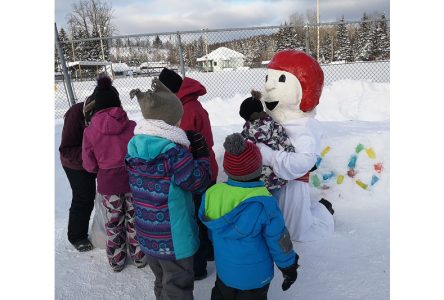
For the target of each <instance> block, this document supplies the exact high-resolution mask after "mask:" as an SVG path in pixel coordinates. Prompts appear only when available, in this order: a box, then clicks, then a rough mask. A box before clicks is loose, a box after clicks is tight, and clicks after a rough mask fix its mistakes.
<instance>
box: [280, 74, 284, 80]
mask: <svg viewBox="0 0 444 300" xmlns="http://www.w3.org/2000/svg"><path fill="white" fill-rule="evenodd" d="M279 82H285V75H284V74H282V75H281V76H279Z"/></svg>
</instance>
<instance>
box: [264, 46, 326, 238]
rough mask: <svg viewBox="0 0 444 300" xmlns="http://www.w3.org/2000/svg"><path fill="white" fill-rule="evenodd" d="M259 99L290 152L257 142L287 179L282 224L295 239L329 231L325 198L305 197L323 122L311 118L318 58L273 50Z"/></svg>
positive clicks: (320, 76) (319, 81)
mask: <svg viewBox="0 0 444 300" xmlns="http://www.w3.org/2000/svg"><path fill="white" fill-rule="evenodd" d="M267 68H268V70H267V75H266V77H265V90H264V92H263V95H264V97H263V101H264V104H265V106H266V111H267V113H268V114H269V115H270V116H271V117H272V118H273V119H274V120H275V121H277V122H279V123H281V124H282V125H283V126H284V128H285V130H286V131H287V134H288V136H289V138H290V140H291V143H292V144H293V146H294V148H295V150H296V151H295V152H285V151H273V150H272V149H271V148H269V147H267V146H266V145H264V144H258V146H259V148H260V150H261V154H262V159H263V164H264V165H268V166H271V167H272V168H273V171H274V173H275V174H276V175H277V176H279V177H280V178H283V179H287V180H289V181H288V183H287V185H286V186H285V187H283V190H282V193H281V195H280V197H279V207H280V208H281V210H282V213H283V215H284V219H285V225H286V227H287V228H288V231H289V232H290V236H291V239H292V240H294V241H300V242H305V241H315V240H319V239H322V238H325V237H328V236H329V235H331V234H332V233H333V231H334V220H333V213H334V210H333V208H332V205H331V203H330V202H328V201H327V200H325V199H321V200H320V201H319V199H310V186H309V184H308V176H309V172H310V170H313V168H315V165H316V161H317V158H318V157H319V154H320V139H321V135H322V127H321V126H320V123H319V122H318V121H317V120H315V119H314V115H315V113H316V109H315V108H316V106H317V105H318V104H319V98H320V97H321V92H322V87H323V84H324V73H323V71H322V69H321V67H320V66H319V64H318V62H317V61H316V60H315V59H313V58H312V57H311V56H309V55H307V54H305V53H304V52H302V51H297V50H284V51H280V52H278V53H276V54H275V55H274V56H273V58H272V59H271V61H270V63H269V64H268V67H267Z"/></svg>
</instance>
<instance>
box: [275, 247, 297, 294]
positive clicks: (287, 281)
mask: <svg viewBox="0 0 444 300" xmlns="http://www.w3.org/2000/svg"><path fill="white" fill-rule="evenodd" d="M298 260H299V256H298V255H297V254H296V259H295V262H294V264H292V265H291V266H289V267H287V268H285V269H281V268H279V269H280V270H281V272H282V275H283V276H284V282H282V290H283V291H286V290H288V289H289V288H290V286H291V285H292V284H293V283H294V282H295V281H296V279H297V278H298V271H297V269H298V268H299V265H298Z"/></svg>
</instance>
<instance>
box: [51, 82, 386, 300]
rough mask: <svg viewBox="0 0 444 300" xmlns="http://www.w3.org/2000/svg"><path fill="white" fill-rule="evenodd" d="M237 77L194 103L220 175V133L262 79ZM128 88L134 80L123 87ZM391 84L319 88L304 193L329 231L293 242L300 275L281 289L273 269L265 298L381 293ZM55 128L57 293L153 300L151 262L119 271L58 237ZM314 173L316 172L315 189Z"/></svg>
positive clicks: (236, 125)
mask: <svg viewBox="0 0 444 300" xmlns="http://www.w3.org/2000/svg"><path fill="white" fill-rule="evenodd" d="M202 76H204V75H202ZM209 76H214V74H212V75H209ZM190 77H194V76H190ZM195 78H198V79H199V80H202V82H203V83H204V84H205V85H206V87H207V89H208V90H209V91H211V90H213V87H214V85H217V84H223V85H224V86H225V85H226V82H225V81H220V82H214V80H213V79H211V80H210V79H208V78H207V79H206V80H204V79H205V78H200V77H197V76H196V77H195ZM227 78H232V77H228V76H227ZM230 80H231V79H227V81H228V82H230ZM387 81H388V79H387ZM131 82H132V83H134V82H133V81H131ZM245 82H246V83H245V84H244V85H243V86H238V87H236V88H234V87H231V90H232V91H234V90H237V91H238V93H237V94H236V93H235V94H234V95H232V96H229V97H222V98H221V97H220V96H219V97H212V98H211V99H208V97H206V98H205V99H203V100H204V101H202V102H203V105H204V107H205V108H206V109H207V111H208V112H209V114H210V119H211V122H212V129H213V135H214V141H215V147H214V150H215V152H216V158H217V161H218V163H219V166H220V173H219V177H218V181H223V180H225V179H226V175H225V174H224V173H223V170H222V168H221V166H222V157H223V147H222V143H223V141H224V139H225V137H226V135H228V134H230V133H232V132H239V131H240V130H241V129H242V124H243V122H242V121H243V120H242V119H241V118H240V117H239V116H238V110H239V105H240V103H241V102H242V100H243V99H244V98H246V97H247V96H248V92H249V90H250V89H251V88H252V87H255V88H258V89H260V88H262V86H263V80H262V79H261V81H258V82H257V83H256V85H255V86H250V81H245ZM116 85H117V88H118V89H119V91H120V93H121V95H127V94H128V92H129V90H128V91H127V90H124V89H120V87H119V85H118V84H116ZM135 87H140V86H132V87H131V88H135ZM127 88H128V89H129V87H127ZM389 91H390V84H389V83H378V82H372V81H367V80H349V79H344V80H337V81H331V82H328V83H327V84H326V86H325V87H324V91H323V95H322V98H321V104H320V105H319V106H318V111H317V112H318V114H317V119H318V120H320V121H321V122H322V124H323V125H324V128H325V130H326V135H325V136H324V138H323V139H322V145H323V147H322V149H323V150H324V151H323V159H322V162H321V163H320V165H319V169H318V170H317V171H316V172H315V173H314V174H312V176H311V179H310V180H311V186H312V192H313V193H315V194H320V195H322V196H323V197H324V198H327V199H329V200H330V201H331V202H332V203H333V206H334V209H335V215H334V217H335V224H336V229H335V233H334V234H333V236H331V237H330V238H328V239H326V240H323V241H317V242H309V243H297V242H296V243H294V247H295V250H296V251H297V252H298V254H299V255H300V265H301V268H300V271H299V276H298V280H297V281H296V283H295V284H294V285H293V286H292V287H291V288H290V289H289V290H288V291H286V292H283V291H282V290H281V288H280V286H281V283H282V275H281V273H280V271H279V270H278V269H277V268H276V269H275V277H274V279H273V281H272V283H271V287H270V291H269V294H268V295H269V299H271V300H274V299H292V300H293V299H303V300H308V299H310V300H311V299H313V300H318V299H329V300H343V299H378V300H380V299H389V279H390V267H389V262H390V257H389V253H390V251H389V240H390V236H389V233H390V231H389V217H390V214H389V212H390V204H389V200H390V192H389V191H390V188H389V183H390V180H389V177H390V157H389V153H390V149H389V137H390V115H389V107H390V103H389V95H390V92H389ZM210 95H211V94H210ZM78 96H79V95H78ZM130 118H131V119H134V120H138V119H140V118H141V114H140V113H130ZM62 126H63V120H61V119H57V120H56V121H55V149H54V150H55V153H56V155H55V158H54V159H55V187H56V190H55V298H56V299H60V300H62V299H63V300H65V299H82V300H85V299H155V297H154V293H153V281H154V276H153V274H152V273H151V271H150V269H149V267H146V268H144V269H141V270H140V269H137V268H136V267H135V266H133V265H129V266H127V267H126V268H125V269H124V270H123V271H122V272H121V273H113V272H112V271H111V268H110V267H109V265H108V262H107V258H106V254H105V250H104V249H99V248H96V249H94V250H93V251H91V252H86V253H79V252H77V251H76V250H74V248H73V247H72V246H71V245H70V244H69V242H68V240H67V238H66V235H67V223H68V209H69V206H70V201H71V191H70V188H69V183H68V180H67V179H66V176H65V174H64V172H63V169H62V167H61V164H60V161H59V156H58V146H59V144H60V138H61V131H62ZM353 155H355V156H356V158H357V160H356V167H355V170H356V175H355V176H354V177H353V178H352V177H350V176H348V175H347V171H348V170H349V168H348V164H350V158H351V157H352V156H353ZM314 176H316V177H317V178H318V181H317V184H316V186H315V180H314ZM375 177H376V178H377V179H375ZM341 178H342V180H341ZM208 271H209V276H208V277H207V278H206V279H204V280H202V281H198V282H195V288H194V295H195V299H197V300H206V299H209V298H210V291H211V288H212V287H213V284H214V281H215V276H216V270H215V267H214V263H209V266H208Z"/></svg>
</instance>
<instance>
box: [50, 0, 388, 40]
mask: <svg viewBox="0 0 444 300" xmlns="http://www.w3.org/2000/svg"><path fill="white" fill-rule="evenodd" d="M77 1H78V0H55V3H54V4H55V22H56V23H57V25H58V27H59V28H60V27H66V16H67V15H68V14H69V13H70V12H71V9H72V4H73V3H76V2H77ZM111 3H112V7H113V9H114V19H113V23H114V24H115V25H116V26H117V28H118V29H119V32H118V33H117V34H135V33H153V32H167V31H177V30H199V29H201V28H209V29H217V28H230V27H250V26H266V25H279V24H281V23H283V22H284V21H286V20H288V17H289V16H290V15H291V14H292V13H302V14H304V15H305V14H306V11H307V10H308V9H312V10H316V0H208V1H201V0H148V1H147V0H145V1H142V0H112V1H111ZM364 11H365V12H367V13H369V14H372V13H382V12H385V14H386V16H387V17H389V15H390V1H389V0H320V15H321V22H330V21H336V20H337V19H338V18H339V17H340V16H341V15H344V16H345V19H346V20H359V19H360V18H361V17H362V13H363V12H364Z"/></svg>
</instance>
